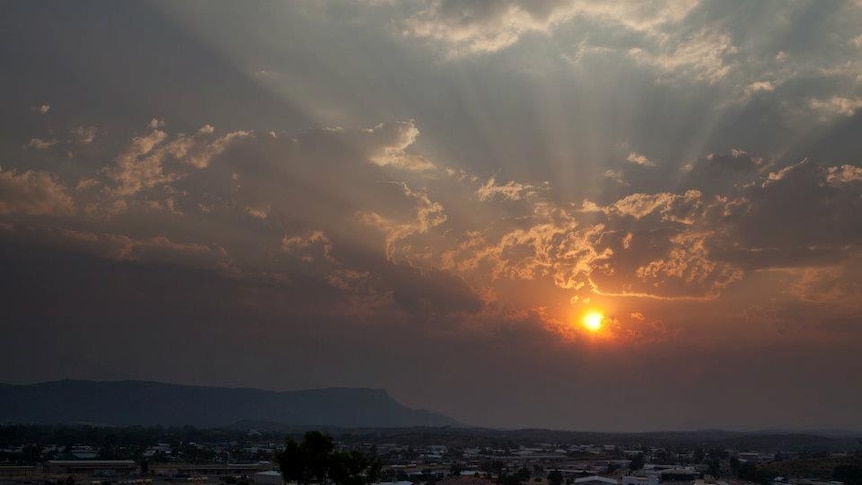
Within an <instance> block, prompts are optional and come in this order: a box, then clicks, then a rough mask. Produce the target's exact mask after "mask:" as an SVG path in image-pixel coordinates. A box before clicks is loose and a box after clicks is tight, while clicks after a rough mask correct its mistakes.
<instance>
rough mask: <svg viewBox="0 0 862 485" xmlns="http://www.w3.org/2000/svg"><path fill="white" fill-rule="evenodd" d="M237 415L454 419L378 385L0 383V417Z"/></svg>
mask: <svg viewBox="0 0 862 485" xmlns="http://www.w3.org/2000/svg"><path fill="white" fill-rule="evenodd" d="M242 420H254V421H270V422H276V423H284V424H288V425H296V426H314V425H325V426H343V427H357V426H373V427H398V426H457V425H458V423H457V422H456V421H454V420H452V419H450V418H448V417H446V416H443V415H440V414H435V413H432V412H429V411H425V410H416V409H410V408H407V407H405V406H403V405H401V404H400V403H399V402H397V401H395V400H394V399H392V397H391V396H389V394H387V393H386V391H384V390H382V389H349V388H331V389H315V390H307V391H289V392H273V391H264V390H260V389H231V388H220V387H197V386H182V385H174V384H163V383H158V382H145V381H118V382H94V381H76V380H63V381H53V382H44V383H41V384H33V385H24V386H19V385H8V384H0V423H93V424H105V425H164V426H176V425H193V426H200V427H214V426H227V425H230V424H233V423H236V422H238V421H242Z"/></svg>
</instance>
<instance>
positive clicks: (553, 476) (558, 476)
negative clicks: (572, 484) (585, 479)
mask: <svg viewBox="0 0 862 485" xmlns="http://www.w3.org/2000/svg"><path fill="white" fill-rule="evenodd" d="M562 484H563V473H562V472H561V471H560V470H553V471H551V472H550V473H548V485H562Z"/></svg>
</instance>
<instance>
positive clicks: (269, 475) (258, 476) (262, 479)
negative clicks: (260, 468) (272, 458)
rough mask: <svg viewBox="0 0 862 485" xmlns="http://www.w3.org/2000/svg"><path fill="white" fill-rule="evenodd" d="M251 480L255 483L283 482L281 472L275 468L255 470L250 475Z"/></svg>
mask: <svg viewBox="0 0 862 485" xmlns="http://www.w3.org/2000/svg"><path fill="white" fill-rule="evenodd" d="M252 480H253V481H254V483H255V484H256V485H282V484H283V483H284V479H283V478H282V477H281V472H279V471H275V470H268V471H265V472H257V473H255V474H254V475H253V476H252Z"/></svg>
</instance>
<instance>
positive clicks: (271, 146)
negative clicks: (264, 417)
mask: <svg viewBox="0 0 862 485" xmlns="http://www.w3.org/2000/svg"><path fill="white" fill-rule="evenodd" d="M0 61H2V69H0V106H2V111H0V285H2V286H0V294H2V305H0V335H2V338H0V382H6V383H22V384H23V383H33V382H40V381H45V380H53V379H61V378H83V379H98V380H119V379H146V380H157V381H165V382H174V383H182V384H199V385H219V386H238V387H259V388H264V389H272V390H292V389H305V388H319V387H334V386H349V387H374V388H385V389H386V390H388V391H389V392H390V393H391V394H392V396H393V397H395V398H396V399H398V400H400V401H401V402H403V403H404V404H406V405H409V406H412V407H421V408H426V409H431V410H434V411H438V412H441V413H444V414H447V415H449V416H451V417H452V418H455V419H457V420H460V421H462V422H464V423H468V424H471V425H481V426H498V427H548V428H560V429H577V430H606V431H622V430H631V431H639V430H668V429H703V428H729V429H763V428H795V429H813V428H844V429H856V430H862V412H860V409H862V377H860V376H862V2H860V1H859V0H856V1H833V0H811V1H786V0H780V1H766V0H764V1H751V2H727V1H710V0H700V1H698V0H670V1H661V0H655V1H643V2H630V1H627V0H626V1H608V0H594V1H593V0H585V1H578V2H558V1H554V0H527V1H523V2H519V1H514V0H506V1H502V0H501V1H494V2H491V1H487V2H486V1H465V0H461V1H454V0H453V1H447V0H440V1H426V2H422V1H404V2H401V1H387V0H365V1H351V2H331V3H329V2H327V3H323V2H317V1H308V2H302V1H286V2H227V1H223V0H215V1H208V2H203V1H182V2H174V1H158V2H143V1H137V2H115V1H107V0H105V1H78V2H68V1H38V2H36V1H17V2H3V3H0Z"/></svg>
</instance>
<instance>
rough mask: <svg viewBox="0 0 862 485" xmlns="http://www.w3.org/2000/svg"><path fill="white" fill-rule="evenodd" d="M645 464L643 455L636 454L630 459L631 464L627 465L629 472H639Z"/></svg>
mask: <svg viewBox="0 0 862 485" xmlns="http://www.w3.org/2000/svg"><path fill="white" fill-rule="evenodd" d="M645 463H646V459H645V458H644V454H643V453H638V454H637V455H635V456H633V457H632V462H631V464H629V468H630V469H631V471H636V470H640V469H641V468H643V467H644V464H645Z"/></svg>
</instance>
